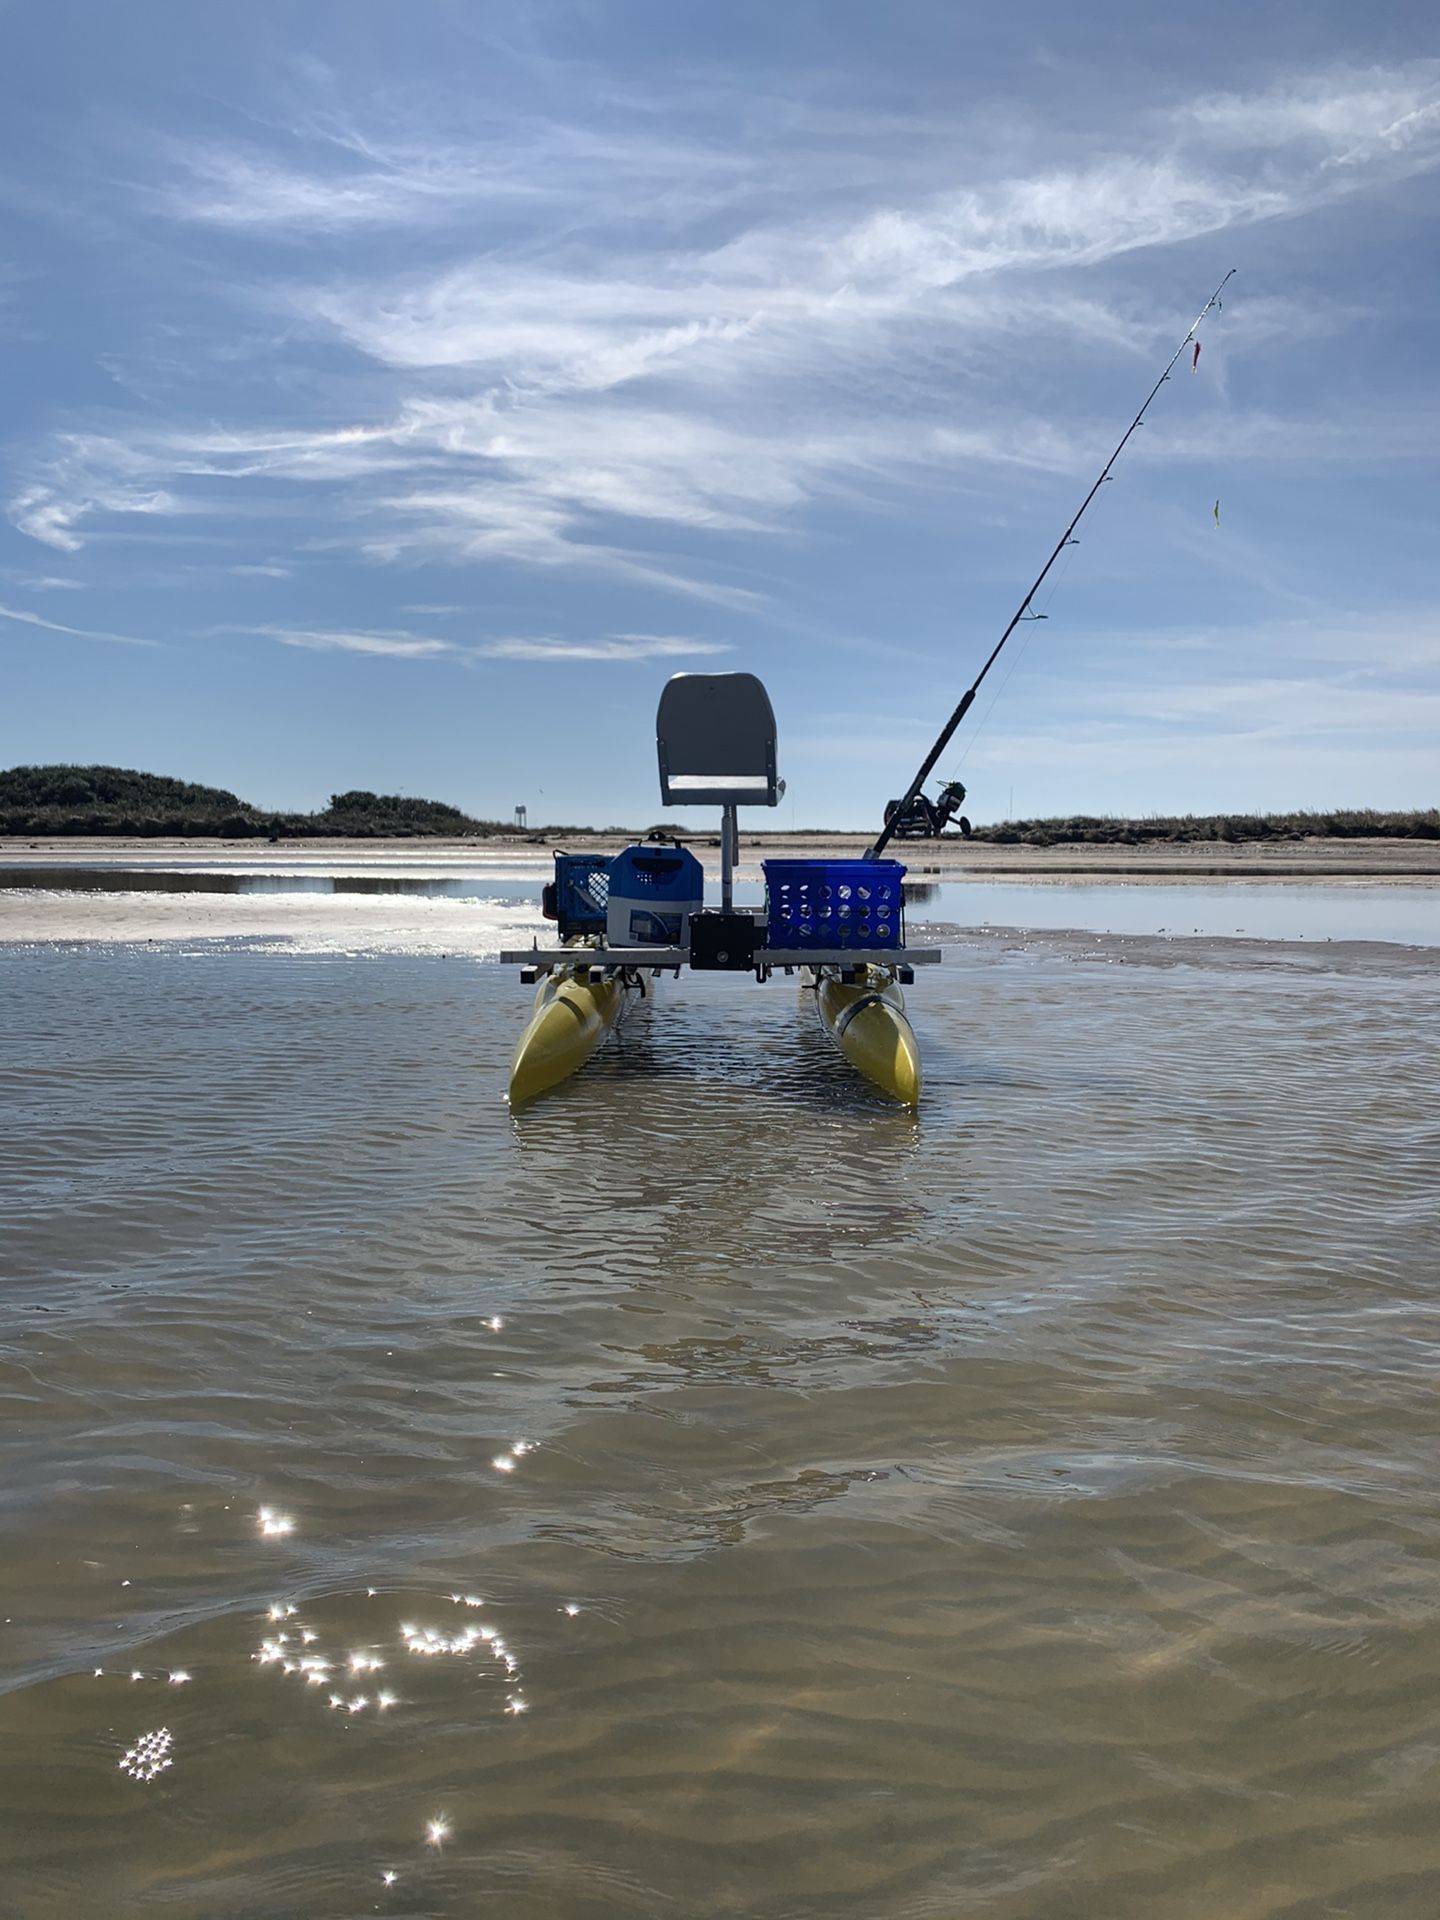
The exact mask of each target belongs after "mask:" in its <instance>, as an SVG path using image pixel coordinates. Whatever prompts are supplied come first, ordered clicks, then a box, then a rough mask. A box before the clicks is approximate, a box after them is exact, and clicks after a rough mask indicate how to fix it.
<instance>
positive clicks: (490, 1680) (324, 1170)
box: [0, 933, 1440, 1920]
mask: <svg viewBox="0 0 1440 1920" xmlns="http://www.w3.org/2000/svg"><path fill="white" fill-rule="evenodd" d="M1437 1001H1440V993H1437V971H1436V967H1435V962H1434V958H1433V956H1431V955H1425V954H1416V953H1406V952H1404V951H1402V950H1399V949H1396V948H1384V947H1380V946H1334V947H1330V948H1323V949H1322V948H1315V947H1307V946H1301V945H1289V946H1282V945H1268V944H1266V943H1264V942H1260V941H1230V942H1218V941H1216V942H1206V941H1184V940H1176V941H1151V940H1144V939H1128V940H1127V939H1105V938H1096V939H1091V940H1087V939H1076V938H1065V937H1058V936H1053V935H1046V934H1043V933H1042V934H1032V935H1027V936H1024V937H1004V936H993V937H985V936H962V937H961V938H960V939H959V940H958V941H957V942H956V944H955V945H954V946H953V947H952V948H951V964H949V965H948V966H946V967H945V968H943V969H941V970H939V973H938V977H932V976H928V975H927V976H926V977H924V978H923V980H922V983H921V984H920V985H919V986H917V987H916V989H915V990H914V991H913V993H912V995H911V1002H912V1007H913V1010H914V1013H915V1018H916V1023H917V1027H918V1029H919V1031H920V1034H921V1039H922V1047H923V1050H924V1054H925V1059H926V1066H927V1073H928V1084H927V1097H926V1101H925V1104H924V1106H923V1108H922V1110H921V1112H920V1114H919V1116H918V1117H911V1116H908V1115H906V1114H903V1113H900V1112H898V1111H895V1110H892V1109H889V1108H887V1107H886V1106H885V1105H884V1104H883V1103H882V1102H881V1101H880V1100H879V1099H878V1098H877V1097H875V1096H873V1095H872V1094H871V1093H870V1092H869V1091H868V1090H867V1089H866V1088H865V1087H864V1086H863V1085H862V1084H860V1083H858V1082H856V1081H855V1080H853V1079H852V1078H850V1077H849V1075H848V1073H847V1070H846V1069H845V1068H844V1066H843V1064H842V1063H841V1062H840V1061H839V1059H838V1057H837V1056H836V1055H835V1054H834V1053H833V1051H832V1050H831V1049H830V1048H829V1046H828V1044H827V1043H826V1042H825V1040H824V1038H823V1036H822V1035H821V1034H820V1033H819V1032H818V1030H817V1029H816V1028H815V1026H814V1024H813V1021H812V1020H811V1019H809V1018H807V1017H805V1016H804V1014H803V1013H802V1011H801V1010H800V1009H799V1008H798V1007H797V996H796V995H795V993H794V992H793V990H792V988H791V987H789V986H787V985H786V984H785V983H783V982H781V981H775V982H772V983H771V984H770V985H768V986H766V987H764V988H759V987H756V986H755V985H754V984H753V983H751V982H749V981H748V980H728V979H723V978H712V979H693V978H692V979H689V980H687V981H685V982H682V983H678V984H677V983H673V982H665V983H663V984H662V986H661V989H660V994H659V997H658V999H657V1001H656V1003H655V1005H654V1006H653V1008H651V1009H648V1010H643V1011H642V1012H641V1013H640V1014H639V1015H638V1016H637V1018H636V1019H635V1021H634V1022H633V1024H632V1025H631V1026H630V1027H629V1028H628V1029H627V1030H626V1031H624V1032H623V1033H622V1034H621V1035H620V1036H619V1043H618V1044H616V1045H614V1046H613V1047H612V1048H611V1049H610V1050H609V1051H607V1052H606V1053H605V1054H604V1055H602V1056H601V1057H600V1058H599V1059H597V1060H596V1061H595V1062H594V1063H592V1065H591V1067H590V1068H588V1069H587V1070H586V1072H585V1073H584V1074H583V1075H582V1076H581V1077H580V1078H579V1079H578V1080H577V1081H576V1082H575V1083H573V1084H572V1085H571V1086H570V1087H569V1088H567V1089H565V1090H564V1091H563V1092H562V1093H560V1094H559V1095H557V1096H554V1097H552V1098H551V1099H549V1100H548V1101H544V1102H541V1103H540V1104H538V1105H537V1106H536V1107H535V1108H533V1109H531V1110H530V1111H528V1112H526V1113H524V1114H523V1115H520V1116H518V1117H513V1118H512V1117H511V1116H510V1115H509V1114H508V1112H507V1111H506V1109H505V1108H504V1106H503V1105H502V1104H501V1101H500V1098H499V1093H500V1088H501V1086H502V1084H503V1075H504V1069H505V1065H506V1062H507V1059H508V1055H509V1051H510V1048H511V1045H512V1043H513V1040H514V1037H515V1034H516V1032H517V1031H518V1027H519V1024H520V1021H521V1017H522V1010H521V1002H522V995H521V994H520V992H519V990H518V989H517V987H516V985H515V982H514V979H513V976H507V975H504V974H502V973H501V972H500V970H499V969H497V968H495V967H493V966H487V965H483V964H476V963H474V962H472V961H468V960H445V959H440V958H424V959H422V958H413V957H411V958H406V957H395V956H389V957H385V958H369V959H363V958H347V957H335V956H305V955H297V954H295V953H282V952H265V951H253V950H251V951H235V950H233V949H230V948H228V947H226V946H224V945H222V944H220V943H214V944H210V945H205V944H198V945H196V946H194V947H192V948H191V949H189V950H184V949H181V948H177V947H157V948H153V949H149V950H132V949H123V948H108V947H103V946H89V947H81V948H76V949H71V950H68V951H66V950H61V949H58V948H44V947H39V948H33V949H23V950H22V949H18V948H17V949H11V950H9V951H7V952H0V1032H3V1034H4V1035H5V1041H4V1047H3V1053H0V1169H3V1171H0V1185H3V1227H0V1264H3V1274H4V1287H3V1293H0V1336H3V1347H0V1389H3V1392H4V1409H3V1411H4V1417H5V1425H4V1429H3V1431H4V1434H5V1440H4V1447H5V1459H4V1465H5V1472H4V1475H3V1492H0V1503H3V1504H0V1518H3V1524H4V1528H5V1536H6V1543H7V1545H6V1554H5V1560H4V1572H3V1580H4V1607H3V1612H4V1616H5V1619H4V1625H3V1627H0V1635H3V1638H0V1649H3V1654H4V1673H5V1682H6V1691H5V1692H4V1693H3V1694H0V1765H3V1767H4V1769H5V1773H6V1780H5V1783H4V1805H5V1806H6V1808H7V1811H8V1813H9V1820H8V1823H7V1826H6V1829H5V1834H4V1838H3V1839H0V1862H3V1868H4V1871H3V1874H0V1914H4V1915H7V1916H8V1915H9V1914H12V1913H13V1914H15V1915H23V1916H24V1920H59V1916H62V1915H63V1916H67V1917H68V1916H72V1915H75V1914H77V1913H97V1914H98V1913H104V1914H105V1915H106V1916H107V1917H108V1916H129V1915H137V1916H138V1915H142V1914H143V1915H146V1916H150V1915H154V1914H157V1913H164V1914H166V1915H174V1916H183V1917H188V1916H194V1917H195V1920H200V1916H204V1917H205V1920H240V1917H241V1916H244V1917H245V1920H257V1917H258V1916H265V1920H272V1917H273V1920H279V1917H280V1916H298V1915H303V1916H306V1917H307V1920H309V1917H310V1916H314V1917H315V1920H327V1917H329V1916H351V1915H356V1914H363V1913H371V1912H380V1913H395V1914H408V1915H418V1914H424V1915H434V1916H437V1920H438V1917H439V1916H446V1917H447V1920H448V1916H457V1917H458V1916H469V1915H471V1914H474V1913H480V1912H485V1911H492V1910H493V1911H495V1912H497V1913H504V1914H505V1915H507V1916H514V1917H515V1920H530V1917H531V1916H534V1920H539V1917H540V1916H561V1917H562V1920H570V1917H571V1916H574V1917H575V1920H611V1917H612V1916H613V1917H614V1920H620V1916H625V1917H626V1920H632V1917H633V1916H651V1915H653V1916H656V1917H657V1920H660V1917H661V1916H663V1917H664V1920H690V1917H691V1916H694V1917H695V1920H700V1917H701V1916H709V1915H713V1914H717V1913H732V1914H745V1915H747V1916H755V1917H756V1920H782V1917H783V1920H796V1917H798V1916H806V1920H809V1917H810V1916H815V1920H820V1917H821V1916H825V1917H827V1920H828V1917H829V1916H849V1915H854V1916H865V1917H866V1920H869V1917H870V1916H880V1915H884V1916H886V1917H887V1920H891V1917H893V1916H903V1917H904V1920H909V1917H910V1916H917V1917H918V1916H936V1920H939V1917H940V1916H946V1917H948V1916H954V1915H959V1914H981V1913H983V1914H985V1915H987V1916H992V1915H993V1916H1001V1917H1002V1920H1062V1916H1064V1917H1066V1920H1070V1917H1073V1916H1090V1915H1095V1916H1102V1915H1103V1916H1105V1917H1106V1920H1129V1917H1130V1916H1134V1920H1192V1917H1193V1920H1202V1917H1203V1920H1215V1917H1216V1916H1221V1915H1223V1916H1225V1920H1249V1917H1250V1916H1257V1917H1258V1916H1262V1915H1263V1916H1267V1917H1269V1920H1278V1916H1282V1915H1283V1916H1286V1920H1302V1917H1303V1920H1321V1916H1330V1915H1345V1916H1347V1917H1348V1916H1375V1920H1379V1917H1380V1916H1382V1915H1383V1916H1386V1917H1387V1920H1393V1916H1411V1915H1413V1916H1416V1920H1419V1917H1420V1916H1422V1915H1423V1916H1427V1920H1428V1916H1429V1915H1431V1914H1432V1913H1433V1912H1434V1910H1435V1906H1436V1895H1437V1888H1440V1839H1437V1837H1436V1826H1435V1819H1434V1808H1435V1798H1436V1792H1437V1788H1440V1739H1437V1736H1436V1733H1435V1727H1436V1723H1437V1710H1440V1636H1437V1624H1440V1622H1437V1616H1440V1581H1437V1577H1436V1556H1437V1550H1440V1492H1437V1485H1436V1471H1435V1469H1436V1453H1435V1440H1434V1430H1435V1414H1434V1384H1435V1363H1434V1351H1435V1348H1434V1342H1435V1338H1436V1334H1437V1304H1440V1290H1437V1285H1436V1280H1437V1275H1436V1257H1435V1248H1436V1246H1437V1245H1440V1186H1437V1182H1436V1178H1435V1167H1436V1164H1437V1146H1440V1138H1437V1135H1440V1125H1437V1121H1436V1118H1435V1107H1434V1089H1435V1086H1436V1084H1437V1076H1440V1024H1437V1020H1436V1014H1437V1011H1440V1008H1437ZM742 1010H743V1023H742ZM517 1443H523V1447H522V1446H520V1445H517ZM262 1513H265V1514H267V1515H268V1516H269V1517H268V1521H262V1520H261V1518H260V1516H261V1514H262ZM286 1521H289V1522H290V1523H291V1530H289V1531H286V1530H285V1522H286ZM472 1600H473V1601H481V1602H483V1604H481V1605H472V1604H469V1602H470V1601H472ZM289 1609H294V1611H293V1612H291V1611H289ZM571 1609H575V1611H571ZM406 1628H408V1629H410V1630H411V1631H410V1633H409V1635H408V1637H407V1635H406V1633H405V1632H404V1631H403V1630H404V1629H406ZM427 1630H429V1633H430V1635H431V1636H432V1637H430V1638H426V1632H427ZM467 1630H468V1631H467ZM482 1630H483V1633H488V1634H491V1635H493V1636H495V1637H493V1638H485V1637H483V1633H482ZM281 1634H284V1635H285V1636H286V1639H285V1640H284V1642H283V1643H282V1642H281V1641H280V1640H279V1635H281ZM307 1635H308V1636H312V1637H310V1638H306V1636H307ZM352 1656H357V1657H358V1658H359V1659H360V1660H362V1661H364V1662H368V1661H369V1660H371V1659H375V1660H381V1661H383V1662H384V1665H383V1667H379V1668H371V1667H369V1666H368V1665H362V1666H360V1667H359V1668H357V1669H355V1670H353V1671H352V1668H351V1657H352ZM321 1659H324V1660H328V1661H329V1662H331V1663H332V1664H331V1665H330V1667H329V1669H328V1671H325V1672H323V1673H320V1672H318V1669H316V1668H315V1667H314V1666H313V1664H311V1665H307V1666H302V1665H301V1664H300V1663H301V1662H302V1661H303V1662H308V1663H313V1662H314V1661H316V1660H321ZM287 1662H288V1663H289V1665H290V1667H291V1668H292V1669H293V1670H292V1671H289V1672H287V1671H286V1665H287ZM97 1668H99V1669H101V1671H100V1672H99V1673H98V1674H97V1672H96V1671H95V1670H96V1669H97ZM132 1674H134V1675H138V1676H139V1677H138V1678H132V1677H131V1676H132ZM316 1674H318V1677H317V1678H316V1679H314V1680H313V1681H312V1678H311V1676H312V1675H316ZM180 1675H188V1676H189V1677H188V1679H181V1678H178V1677H176V1676H180ZM382 1693H385V1694H389V1695H393V1704H390V1705H382V1704H381V1703H380V1696H381V1694H382ZM332 1696H333V1698H334V1699H336V1700H338V1701H339V1703H340V1704H339V1705H332V1704H331V1700H332ZM362 1700H363V1701H364V1703H365V1704H364V1705H357V1704H356V1703H357V1702H358V1701H362ZM517 1708H519V1709H521V1710H518V1711H517V1710H516V1709H517ZM162 1731H163V1733H164V1735H165V1736H167V1737H168V1744H167V1740H166V1739H162V1738H161V1737H160V1736H161V1735H162ZM144 1736H152V1741H151V1744H150V1746H149V1747H148V1748H146V1749H145V1751H144V1753H142V1754H136V1753H135V1749H136V1747H137V1743H138V1742H140V1741H141V1740H142V1737H144ZM127 1753H130V1754H132V1756H133V1757H132V1759H131V1761H130V1763H129V1765H128V1767H124V1768H122V1766H121V1765H120V1764H119V1763H120V1762H121V1760H122V1757H123V1756H124V1755H125V1754H127ZM147 1755H148V1756H149V1758H148V1759H147V1757H146V1756H147ZM164 1759H169V1760H170V1761H171V1762H172V1764H171V1765H170V1766H169V1767H167V1768H163V1769H162V1770H161V1771H159V1772H158V1773H155V1774H154V1777H152V1778H149V1779H142V1778H136V1777H135V1775H136V1774H137V1773H140V1774H144V1773H148V1772H149V1771H150V1768H151V1766H152V1765H153V1764H156V1763H158V1762H159V1761H161V1760H164ZM432 1821H440V1822H442V1828H441V1830H439V1831H435V1832H431V1831H430V1830H429V1823H430V1822H432ZM432 1841H433V1842H434V1844H432ZM387 1873H391V1874H394V1875H395V1876H396V1877H395V1879H394V1880H393V1882H392V1883H391V1884H389V1885H386V1884H385V1883H384V1881H383V1876H384V1875H385V1874H387Z"/></svg>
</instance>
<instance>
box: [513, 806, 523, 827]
mask: <svg viewBox="0 0 1440 1920" xmlns="http://www.w3.org/2000/svg"><path fill="white" fill-rule="evenodd" d="M515 824H516V826H517V827H523V826H524V825H525V809H524V807H516V809H515Z"/></svg>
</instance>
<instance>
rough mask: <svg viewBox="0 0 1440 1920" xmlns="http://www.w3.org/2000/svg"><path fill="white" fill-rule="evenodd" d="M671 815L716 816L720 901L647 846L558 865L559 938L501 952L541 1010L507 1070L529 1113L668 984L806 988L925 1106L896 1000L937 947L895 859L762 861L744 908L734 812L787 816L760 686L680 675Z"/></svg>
mask: <svg viewBox="0 0 1440 1920" xmlns="http://www.w3.org/2000/svg"><path fill="white" fill-rule="evenodd" d="M655 734H656V747H657V752H658V756H659V763H660V798H661V801H662V803H663V805H664V806H665V807H666V808H673V807H687V806H695V807H700V806H705V807H714V806H718V807H719V808H720V810H721V813H720V902H719V905H718V906H707V905H706V901H705V881H704V873H703V870H702V869H701V866H700V862H699V861H698V860H697V859H696V858H695V856H694V854H692V853H691V852H689V851H688V849H686V848H685V847H683V846H680V845H678V844H676V845H667V844H660V845H654V844H650V843H648V842H647V843H644V844H641V845H636V846H630V847H627V848H625V849H624V851H623V852H622V853H619V854H617V855H615V856H614V858H613V859H612V858H606V857H605V856H603V855H599V854H588V853H580V854H567V853H557V854H556V856H555V879H554V882H553V883H552V885H551V886H548V887H547V888H546V889H545V893H546V901H545V905H546V912H547V915H548V916H549V917H551V918H553V919H554V921H555V923H556V929H557V934H558V940H557V943H556V944H555V945H553V946H546V947H542V946H540V944H539V942H538V941H537V942H536V944H535V945H534V946H532V947H529V948H522V949H520V950H519V951H516V952H508V953H502V954H501V956H500V958H501V962H502V964H504V965H507V966H518V967H519V968H520V970H521V974H520V977H521V980H522V982H524V983H525V984H527V985H534V986H535V988H536V993H535V1007H534V1011H533V1013H532V1014H531V1017H530V1022H529V1024H528V1026H527V1027H526V1028H525V1031H524V1033H522V1034H521V1036H520V1042H519V1045H518V1046H517V1047H516V1049H515V1058H514V1062H513V1064H512V1066H511V1069H510V1101H511V1104H512V1106H519V1105H521V1104H523V1103H525V1102H527V1101H530V1100H533V1099H535V1098H536V1096H537V1095H539V1094H542V1093H548V1092H549V1091H550V1089H551V1088H553V1087H557V1086H559V1085H560V1084H561V1083H562V1082H563V1081H565V1080H568V1079H569V1078H570V1076H571V1075H572V1074H573V1073H576V1072H578V1071H579V1070H580V1068H581V1067H583V1066H584V1065H585V1063H586V1061H587V1060H589V1059H590V1057H591V1056H592V1055H593V1054H594V1053H595V1051H596V1049H597V1048H598V1047H599V1046H600V1045H601V1043H602V1042H603V1041H604V1039H605V1037H606V1035H607V1034H608V1033H609V1032H610V1031H611V1029H612V1028H613V1027H615V1026H616V1025H618V1023H619V1022H620V1021H621V1020H622V1019H623V1018H624V1015H625V1013H626V1010H627V1008H628V1007H629V1006H630V1005H631V1004H632V1003H633V1001H634V1000H636V999H637V998H639V997H641V996H642V995H645V994H648V993H649V992H650V991H652V989H653V986H654V983H655V982H656V981H658V980H659V979H660V978H661V977H662V975H664V974H667V973H669V974H673V975H674V976H675V977H676V978H677V979H678V978H679V975H680V973H681V971H682V969H683V968H686V967H689V968H691V969H692V970H693V971H695V972H697V973H698V972H717V973H744V974H750V975H753V977H754V978H755V979H756V980H757V981H762V982H763V981H766V980H769V979H770V978H771V976H772V975H773V974H776V973H784V974H785V975H787V976H795V977H798V978H799V980H800V982H801V985H802V986H803V987H804V988H806V989H808V991H809V994H810V995H811V996H813V1003H814V1007H815V1011H816V1014H817V1016H818V1018H819V1020H820V1024H821V1025H822V1026H823V1027H824V1029H825V1031H826V1032H827V1033H828V1034H829V1036H830V1038H831V1039H832V1040H833V1041H834V1042H835V1045H836V1046H837V1047H838V1048H839V1050H840V1052H841V1053H842V1054H843V1055H844V1057H845V1059H846V1060H848V1061H849V1062H850V1064H851V1065H852V1066H853V1067H855V1068H857V1069H858V1070H859V1072H860V1073H862V1074H864V1076H865V1077H866V1079H868V1080H871V1081H873V1082H874V1084H875V1085H876V1086H878V1087H879V1088H881V1089H882V1091H883V1092H885V1093H886V1094H888V1095H889V1096H890V1097H891V1098H892V1099H894V1100H898V1101H900V1102H902V1103H903V1104H904V1105H906V1106H914V1105H915V1104H916V1103H917V1101H918V1100H919V1098H920V1051H919V1048H918V1046H917V1045H916V1040H915V1032H914V1029H913V1028H912V1026H911V1025H910V1021H909V1019H908V1017H907V1015H906V1012H905V1001H904V996H903V993H902V988H903V987H906V986H909V985H910V984H911V983H912V982H913V980H914V978H915V971H914V970H915V968H916V967H917V966H933V965H934V964H936V963H937V962H938V961H939V959H940V949H939V948H938V947H918V948H916V947H909V946H907V945H906V941H905V911H904V894H903V889H902V881H903V879H904V876H905V868H904V867H903V866H902V865H901V864H900V862H899V861H898V860H887V859H883V858H879V857H868V856H867V858H865V859H863V860H766V861H764V862H762V865H763V869H764V874H765V905H764V907H763V908H761V909H759V910H751V909H749V908H744V907H740V908H737V907H736V905H735V901H734V879H735V864H736V856H737V851H738V844H739V808H740V807H742V806H759V807H774V806H778V804H779V802H780V798H781V795H782V794H783V793H784V791H785V783H784V781H783V780H781V779H780V778H779V777H778V774H777V771H776V739H775V714H774V710H773V709H772V707H771V705H770V696H769V695H768V694H767V693H766V691H765V688H764V687H763V686H762V685H761V683H760V681H759V680H758V679H756V677H755V675H754V674H752V673H678V674H676V675H675V676H674V678H673V679H671V680H670V681H669V682H668V683H667V684H666V686H665V689H664V691H663V692H662V694H661V696H660V706H659V711H658V713H657V715H656V722H655Z"/></svg>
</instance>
